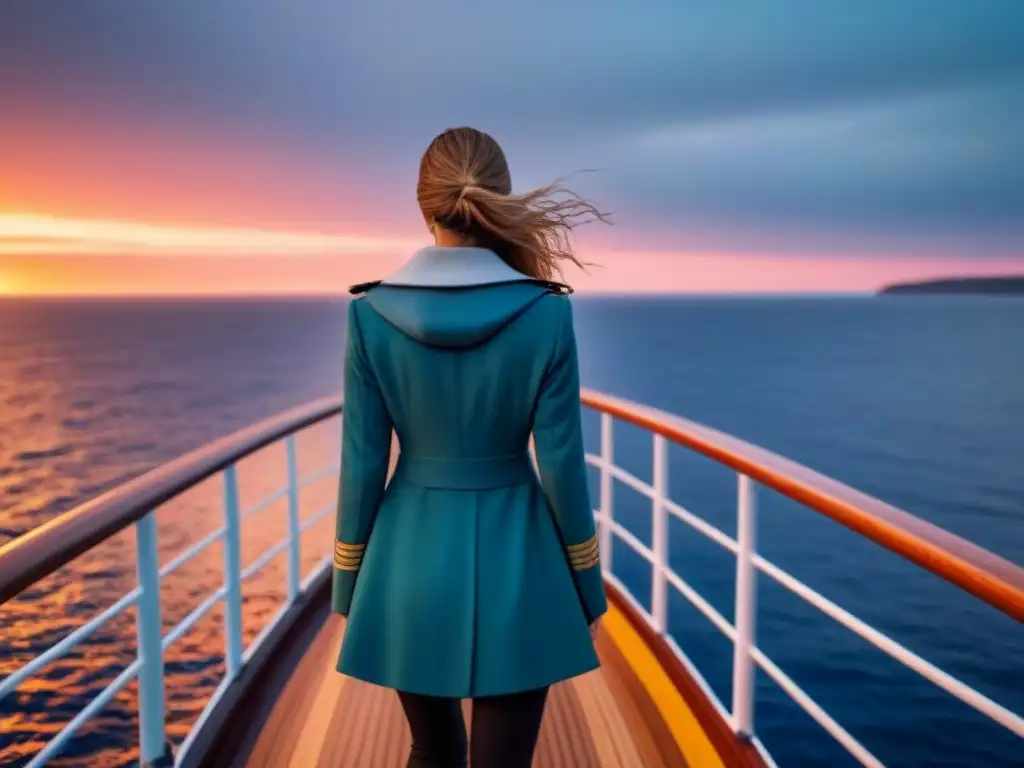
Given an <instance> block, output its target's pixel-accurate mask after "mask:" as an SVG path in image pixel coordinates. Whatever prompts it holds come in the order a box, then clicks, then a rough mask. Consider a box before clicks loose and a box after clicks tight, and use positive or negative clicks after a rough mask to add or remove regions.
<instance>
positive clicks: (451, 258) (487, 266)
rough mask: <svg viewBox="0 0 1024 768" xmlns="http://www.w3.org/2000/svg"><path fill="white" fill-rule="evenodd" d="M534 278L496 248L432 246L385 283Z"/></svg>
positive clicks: (433, 284)
mask: <svg viewBox="0 0 1024 768" xmlns="http://www.w3.org/2000/svg"><path fill="white" fill-rule="evenodd" d="M527 280H528V281H531V282H532V281H533V278H531V277H529V276H528V275H524V274H523V273H521V272H518V271H516V270H514V269H512V267H510V266H509V265H508V264H507V263H506V262H505V260H504V259H502V258H501V257H500V256H499V255H498V254H496V253H495V252H494V251H492V250H489V249H487V248H477V247H475V246H460V247H457V248H456V247H442V246H429V247H427V248H422V249H421V250H419V251H417V252H416V254H415V255H414V256H413V257H412V258H411V259H409V261H407V262H406V263H405V264H403V265H402V266H401V267H399V268H398V269H397V270H396V271H395V272H393V273H391V274H390V275H389V276H388V277H386V278H384V279H383V280H382V281H381V285H397V286H415V287H422V288H460V287H464V286H470V285H493V284H495V283H515V282H521V281H527Z"/></svg>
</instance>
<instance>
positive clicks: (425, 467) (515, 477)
mask: <svg viewBox="0 0 1024 768" xmlns="http://www.w3.org/2000/svg"><path fill="white" fill-rule="evenodd" d="M535 477H536V475H535V473H534V471H533V463H532V462H531V461H530V457H529V455H528V454H526V453H520V454H509V455H506V456H488V457H485V458H480V459H469V458H435V457H432V456H410V455H408V454H405V453H400V454H399V456H398V466H397V467H396V469H395V479H396V480H398V481H400V482H403V483H408V484H409V485H417V486H420V487H422V488H444V489H447V490H453V491H472V490H485V489H487V488H502V487H504V486H508V485H518V484H520V483H526V482H530V480H532V479H533V478H535Z"/></svg>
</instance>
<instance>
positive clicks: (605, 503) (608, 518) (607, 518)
mask: <svg viewBox="0 0 1024 768" xmlns="http://www.w3.org/2000/svg"><path fill="white" fill-rule="evenodd" d="M614 462H615V449H614V443H613V441H612V417H611V414H608V413H602V414H601V489H600V490H601V499H600V502H599V503H600V509H601V534H600V536H601V539H600V542H599V544H598V547H599V550H598V551H599V552H600V557H601V568H602V569H603V570H604V572H605V573H611V572H612V517H613V513H612V499H613V498H614V497H613V495H612V479H613V478H612V472H611V467H612V466H613V464H614Z"/></svg>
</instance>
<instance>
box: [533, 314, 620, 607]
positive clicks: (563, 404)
mask: <svg viewBox="0 0 1024 768" xmlns="http://www.w3.org/2000/svg"><path fill="white" fill-rule="evenodd" d="M560 301H561V302H562V303H563V305H564V313H563V315H562V321H561V323H560V324H559V337H558V341H557V342H556V345H555V353H554V355H553V357H552V360H551V362H550V364H549V367H548V370H547V371H546V374H545V378H544V381H543V383H542V385H541V390H540V395H539V397H538V400H537V408H536V411H535V413H534V423H533V439H534V446H535V450H536V455H537V466H538V469H539V470H540V478H541V485H542V486H543V487H544V492H545V494H546V495H547V497H548V502H549V504H550V506H551V510H552V512H553V513H554V516H555V523H556V525H557V527H558V530H559V533H560V534H561V536H562V544H563V546H564V547H565V553H566V558H567V559H568V561H569V565H570V566H571V567H572V570H573V577H574V579H575V581H576V589H577V591H578V592H579V595H580V600H581V602H582V603H583V612H584V613H585V614H586V617H587V621H588V623H593V622H594V621H596V620H597V619H598V618H599V617H600V616H601V615H602V614H603V613H604V612H605V611H606V610H607V609H608V604H607V601H606V598H605V592H604V581H603V579H602V576H601V567H600V558H599V554H598V544H597V535H596V529H595V526H594V510H593V507H591V505H590V490H589V488H588V486H587V469H586V465H585V463H584V458H583V431H582V428H581V425H580V410H581V407H582V406H581V404H580V373H579V362H578V358H577V351H576V336H575V333H574V331H573V322H572V305H571V304H570V303H569V300H568V299H565V298H562V299H560Z"/></svg>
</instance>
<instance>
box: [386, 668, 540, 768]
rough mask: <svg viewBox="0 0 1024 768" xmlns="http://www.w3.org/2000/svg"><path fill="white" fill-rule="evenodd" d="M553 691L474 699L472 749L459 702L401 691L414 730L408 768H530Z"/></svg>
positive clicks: (411, 728)
mask: <svg viewBox="0 0 1024 768" xmlns="http://www.w3.org/2000/svg"><path fill="white" fill-rule="evenodd" d="M547 695H548V689H547V688H538V689H537V690H534V691H525V692H523V693H512V694H509V695H507V696H489V697H484V698H479V699H473V722H472V726H471V728H472V747H471V749H469V750H467V745H466V741H467V740H466V723H465V720H463V718H462V703H461V701H460V700H459V699H443V698H438V697H435V696H420V695H418V694H414V693H404V692H402V691H399V692H398V698H399V699H400V700H401V702H402V709H404V710H405V717H406V719H407V720H408V721H409V730H410V731H412V752H411V753H410V754H409V763H408V766H407V768H464V766H465V765H466V753H467V751H469V752H470V757H471V759H472V765H473V768H530V763H531V762H532V761H533V750H534V747H536V745H537V735H538V733H539V732H540V722H541V719H542V718H543V717H544V704H545V702H546V700H547Z"/></svg>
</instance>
